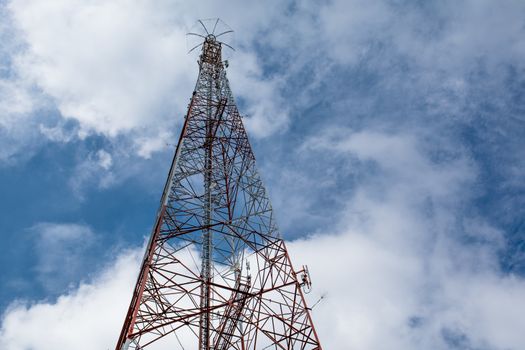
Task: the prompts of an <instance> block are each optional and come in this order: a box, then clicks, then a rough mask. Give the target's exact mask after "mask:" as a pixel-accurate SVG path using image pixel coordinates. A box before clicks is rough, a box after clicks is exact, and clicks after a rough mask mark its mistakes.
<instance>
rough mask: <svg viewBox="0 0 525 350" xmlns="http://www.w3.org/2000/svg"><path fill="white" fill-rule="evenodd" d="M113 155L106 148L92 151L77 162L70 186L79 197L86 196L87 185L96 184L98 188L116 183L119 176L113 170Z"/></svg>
mask: <svg viewBox="0 0 525 350" xmlns="http://www.w3.org/2000/svg"><path fill="white" fill-rule="evenodd" d="M112 166H113V157H112V155H111V154H110V153H109V152H107V151H106V150H104V149H99V150H98V151H96V152H90V153H88V154H87V156H86V157H85V158H84V159H83V160H82V161H80V162H78V163H77V165H76V167H75V169H74V170H73V174H72V175H71V177H70V179H69V183H68V185H69V187H70V188H71V190H72V191H73V193H74V194H75V195H76V196H77V197H78V198H79V199H83V198H84V191H85V189H86V186H88V185H92V184H95V185H96V186H97V187H98V188H102V189H103V188H107V187H109V186H111V185H112V184H114V183H116V181H117V177H116V175H115V173H114V172H113V170H112Z"/></svg>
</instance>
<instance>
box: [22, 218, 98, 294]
mask: <svg viewBox="0 0 525 350" xmlns="http://www.w3.org/2000/svg"><path fill="white" fill-rule="evenodd" d="M29 232H30V233H31V234H32V235H34V236H35V237H33V239H32V240H33V242H35V243H34V244H35V253H36V258H37V260H36V263H35V270H36V273H37V279H38V281H39V282H40V284H41V285H42V286H43V287H44V288H45V289H46V290H47V291H50V292H58V291H61V290H63V288H64V287H66V286H67V285H68V284H69V283H70V282H72V281H75V280H76V276H78V274H81V273H82V268H83V267H84V264H85V263H86V261H85V260H84V259H85V258H86V256H85V253H86V251H87V250H88V249H89V248H90V247H91V246H92V245H93V244H94V242H95V234H94V233H93V231H92V230H91V229H90V228H89V227H88V226H85V225H81V224H64V223H39V224H36V225H34V226H33V227H32V228H31V229H30V230H29Z"/></svg>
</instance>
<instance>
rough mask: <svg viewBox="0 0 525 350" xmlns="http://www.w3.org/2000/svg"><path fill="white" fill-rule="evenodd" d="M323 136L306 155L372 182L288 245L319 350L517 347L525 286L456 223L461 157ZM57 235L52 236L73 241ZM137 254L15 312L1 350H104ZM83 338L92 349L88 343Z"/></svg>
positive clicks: (485, 230) (471, 176)
mask: <svg viewBox="0 0 525 350" xmlns="http://www.w3.org/2000/svg"><path fill="white" fill-rule="evenodd" d="M326 133H329V134H330V133H331V134H330V135H331V136H333V137H329V138H327V139H329V140H332V141H330V142H324V143H323V142H321V140H319V139H312V140H308V141H307V142H306V146H305V147H309V148H310V151H314V148H318V149H323V148H324V149H326V148H329V149H330V150H331V151H332V152H337V153H341V154H342V155H344V156H346V157H357V158H358V159H360V161H363V162H369V163H372V164H371V166H373V167H374V168H375V169H378V170H376V171H379V172H380V173H379V174H378V173H374V172H370V173H369V177H368V178H366V179H364V180H363V182H361V183H360V184H359V187H358V189H357V191H356V192H355V194H354V195H353V197H352V198H351V199H347V200H348V203H347V206H346V209H345V210H344V213H343V215H342V216H341V219H340V222H338V223H335V224H334V226H333V227H330V228H327V229H326V230H324V232H322V233H323V234H319V235H314V236H311V237H308V238H302V239H299V240H296V241H292V242H290V243H289V249H290V251H291V256H292V260H293V261H294V263H295V265H296V266H300V265H302V264H305V263H307V264H308V265H309V269H310V272H311V274H312V279H313V283H314V291H313V292H312V293H311V294H309V295H308V298H309V301H310V305H312V304H313V302H315V301H316V300H317V299H318V297H319V296H320V295H322V294H325V295H326V297H325V299H323V301H321V302H320V303H319V304H318V305H317V306H316V307H315V308H314V310H313V318H314V322H315V324H316V327H317V329H318V332H319V335H320V338H321V341H322V343H323V346H324V348H327V349H328V348H329V349H348V348H350V349H392V350H397V349H403V350H407V349H436V350H439V349H443V350H445V349H450V348H454V346H456V347H457V348H476V349H478V348H480V349H485V348H487V349H512V350H519V349H522V348H523V347H525V336H524V334H523V332H522V329H521V328H522V327H521V324H522V322H521V319H522V315H523V313H524V312H525V301H524V300H523V297H522V296H523V295H524V293H525V280H524V279H523V278H521V277H518V276H514V275H508V274H504V273H503V272H502V271H501V270H500V268H499V265H498V259H497V252H498V249H500V248H501V242H502V232H500V231H499V230H497V229H495V228H493V227H491V226H490V225H488V224H487V223H486V222H485V221H484V220H483V219H482V218H479V217H466V216H465V215H463V214H461V213H460V211H459V208H461V206H462V205H463V204H462V203H463V201H464V200H466V198H465V197H467V199H468V196H469V191H468V186H469V184H471V183H472V182H474V181H475V169H473V168H472V167H471V166H470V163H469V161H468V159H466V158H465V156H464V155H462V154H461V153H459V154H458V155H457V157H456V160H455V161H453V162H446V163H441V164H438V163H435V162H431V161H430V158H429V156H428V154H426V152H425V150H424V148H423V147H421V144H420V142H419V141H417V140H415V139H414V138H412V137H409V136H406V135H387V134H384V133H381V132H377V131H376V132H357V133H355V132H352V131H349V130H346V131H345V130H337V131H326ZM334 133H335V135H333V134H334ZM334 140H335V141H334ZM466 189H467V190H466ZM57 232H59V233H56V234H52V235H51V236H52V237H55V238H56V237H58V238H59V239H62V238H64V235H65V237H66V238H67V237H69V234H63V233H64V232H66V230H59V231H57ZM465 234H466V236H465ZM75 237H76V235H75ZM462 237H470V239H471V240H474V241H475V243H467V242H465V241H464V240H463V239H462ZM498 242H499V243H498ZM139 251H140V252H141V251H142V250H136V251H131V252H130V251H127V252H124V253H122V254H121V255H120V256H119V257H118V258H117V259H116V262H115V263H114V264H113V265H112V266H109V267H108V268H107V269H106V271H104V272H103V273H102V274H101V275H100V276H99V277H97V278H95V279H94V281H93V282H92V283H89V284H85V283H84V284H82V285H81V286H80V287H79V288H78V289H76V290H73V291H71V292H69V293H67V294H65V295H63V296H61V297H60V298H59V299H58V300H57V301H56V302H53V303H50V302H41V303H37V304H32V305H31V304H30V305H27V304H21V303H18V304H17V303H15V304H13V305H12V306H11V307H10V308H9V309H8V310H7V311H6V313H5V314H4V317H3V321H2V326H1V331H0V342H1V343H2V344H4V347H5V348H6V349H7V350H23V349H35V350H47V349H57V348H70V347H72V346H74V347H75V348H76V349H84V348H85V349H93V348H97V349H105V348H111V347H112V346H114V342H115V340H116V337H117V336H118V334H119V331H120V327H121V323H122V319H123V317H124V313H125V310H126V307H127V302H128V300H129V297H130V295H131V294H130V293H131V289H132V285H133V283H134V278H135V276H136V273H137V271H136V269H137V266H138V261H139V256H140V252H139ZM22 324H23V326H22ZM44 329H45V332H44V331H43V330H44ZM86 329H90V330H91V331H92V332H96V334H97V337H86V336H85V330H86ZM174 341H176V340H175V339H174ZM175 344H176V343H175ZM454 344H456V345H454Z"/></svg>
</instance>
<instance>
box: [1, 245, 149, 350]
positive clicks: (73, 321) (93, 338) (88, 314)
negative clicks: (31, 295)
mask: <svg viewBox="0 0 525 350" xmlns="http://www.w3.org/2000/svg"><path fill="white" fill-rule="evenodd" d="M140 255H141V253H140V252H139V251H137V250H135V251H129V252H124V253H123V254H121V255H120V256H119V257H118V258H117V259H116V260H115V261H114V262H112V264H111V265H109V266H108V268H107V270H105V271H104V272H103V273H101V274H100V275H99V276H98V277H97V278H95V280H94V281H93V282H91V283H82V284H81V285H80V286H79V287H78V289H75V290H74V291H71V292H70V293H68V294H65V295H63V296H60V297H59V298H58V299H57V300H56V301H55V302H40V303H36V304H23V303H15V304H13V305H11V307H10V308H9V309H8V310H7V312H6V313H5V314H4V317H3V319H2V328H1V330H0V342H1V343H2V348H3V349H6V350H28V349H33V350H47V349H49V350H51V349H79V350H82V349H86V350H87V349H111V348H113V347H114V343H115V342H116V339H117V337H118V334H119V330H120V325H121V323H122V320H123V315H124V314H125V312H126V309H127V306H128V304H129V300H130V298H131V290H132V288H133V283H134V281H135V279H136V275H137V271H136V270H137V267H138V263H139V259H140Z"/></svg>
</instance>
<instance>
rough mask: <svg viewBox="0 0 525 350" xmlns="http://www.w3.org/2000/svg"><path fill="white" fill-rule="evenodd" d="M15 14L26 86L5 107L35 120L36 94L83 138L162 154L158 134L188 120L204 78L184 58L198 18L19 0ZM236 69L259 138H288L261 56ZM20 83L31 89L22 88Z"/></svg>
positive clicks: (147, 8) (17, 61) (158, 9)
mask: <svg viewBox="0 0 525 350" xmlns="http://www.w3.org/2000/svg"><path fill="white" fill-rule="evenodd" d="M8 10H9V12H6V13H9V14H10V15H11V18H9V19H11V21H10V22H9V23H11V27H10V28H8V29H9V30H11V31H12V32H13V33H16V34H17V35H16V36H15V38H17V39H18V42H19V43H20V44H19V45H18V46H14V47H13V48H11V49H9V51H8V53H7V54H8V55H9V56H10V60H11V61H12V65H11V67H10V71H11V72H12V74H16V76H17V77H18V78H17V79H18V80H17V81H18V82H17V81H15V80H6V81H5V85H7V86H8V87H9V91H10V94H11V96H7V95H6V94H2V95H4V96H3V97H4V98H8V101H6V103H5V106H6V107H4V108H10V109H13V108H16V109H17V110H20V109H21V108H22V109H23V111H26V112H29V111H32V110H33V109H32V108H31V107H32V105H31V103H29V102H28V103H26V102H24V103H19V102H20V101H19V100H20V98H22V97H23V96H24V95H23V94H24V93H27V90H28V89H30V88H32V87H36V88H37V89H38V90H40V91H41V96H39V97H45V98H47V99H48V100H50V101H51V102H52V104H54V105H55V106H56V108H57V109H58V110H59V112H60V114H61V116H62V117H64V118H66V119H71V120H74V121H77V122H78V123H79V126H80V128H79V129H77V130H76V132H77V136H78V137H80V138H83V137H86V136H87V135H90V134H92V133H100V134H103V135H105V136H107V137H109V138H114V137H115V136H117V135H121V134H124V135H128V136H130V138H131V139H136V140H141V141H140V142H139V143H138V144H137V147H134V148H132V149H133V150H134V151H136V152H137V154H138V155H139V156H145V157H149V156H150V155H151V152H154V151H158V150H159V149H160V148H159V147H158V145H156V143H158V142H156V140H158V137H157V135H158V134H159V133H160V134H162V135H164V134H166V128H168V127H173V125H174V124H175V123H179V122H180V121H181V118H180V116H182V115H183V114H184V112H185V109H186V106H187V101H188V99H189V97H190V96H191V91H192V88H193V85H194V82H195V81H196V78H197V73H198V68H197V64H196V62H195V57H194V56H192V55H187V53H186V52H187V48H186V41H185V33H186V31H187V27H188V26H187V23H186V22H188V23H190V21H189V20H187V21H185V20H184V19H185V18H186V17H187V18H190V17H191V18H192V21H195V20H196V19H197V18H199V17H198V14H197V12H200V10H199V9H196V8H194V7H191V8H187V7H186V6H184V4H177V3H168V2H160V3H156V4H151V3H147V2H134V1H129V0H115V1H110V2H108V1H91V2H85V1H79V0H67V1H66V0H63V1H55V2H46V3H42V2H39V1H33V0H12V1H10V2H9V3H8ZM252 15H255V14H252ZM259 15H260V13H258V14H257V16H259ZM5 16H7V14H5ZM239 25H240V26H243V24H239ZM244 26H246V24H244ZM248 33H249V32H248ZM245 34H246V33H245ZM251 34H253V33H251ZM13 40H14V39H13ZM234 60H236V61H237V62H238V66H237V68H236V69H237V70H238V71H235V72H236V73H235V74H233V75H234V76H235V77H236V78H235V77H234V79H233V80H234V85H235V89H236V90H234V92H235V94H236V95H237V96H241V97H244V98H245V101H246V102H247V104H246V111H242V112H244V113H246V114H249V115H250V116H251V118H250V119H249V120H250V123H249V124H250V126H249V127H250V129H252V130H253V134H254V135H255V136H267V135H269V134H271V133H273V132H275V131H276V130H279V129H281V128H282V127H283V125H285V124H286V120H287V117H288V116H287V111H286V109H285V108H284V107H283V104H282V99H281V98H279V96H278V92H277V90H278V89H279V86H280V85H279V84H280V83H279V82H278V81H276V80H275V79H268V78H264V77H263V76H262V73H261V71H260V67H259V66H260V64H261V62H260V61H258V60H256V59H255V56H254V55H253V53H251V52H247V51H245V50H244V51H243V50H242V49H239V54H238V55H237V57H236V58H234ZM20 83H23V85H24V86H25V88H24V89H25V90H24V89H14V87H16V85H15V84H18V85H20ZM0 87H1V86H0ZM36 96H38V94H36ZM24 100H28V99H27V98H24ZM24 106H25V107H24ZM10 114H12V113H10ZM266 119H268V121H266ZM45 130H47V129H45ZM49 134H50V133H44V135H46V136H48V135H49ZM56 134H57V132H54V133H52V134H51V135H50V136H51V138H50V139H51V140H52V141H54V140H56V137H54V135H56ZM168 135H170V136H172V133H171V132H168ZM60 140H61V141H64V140H65V139H64V138H60Z"/></svg>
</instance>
